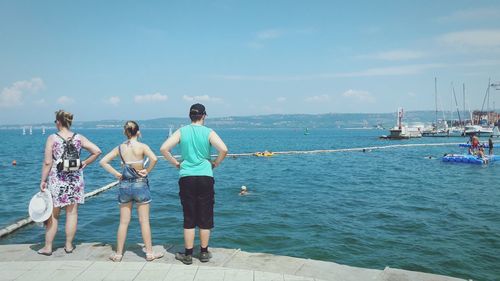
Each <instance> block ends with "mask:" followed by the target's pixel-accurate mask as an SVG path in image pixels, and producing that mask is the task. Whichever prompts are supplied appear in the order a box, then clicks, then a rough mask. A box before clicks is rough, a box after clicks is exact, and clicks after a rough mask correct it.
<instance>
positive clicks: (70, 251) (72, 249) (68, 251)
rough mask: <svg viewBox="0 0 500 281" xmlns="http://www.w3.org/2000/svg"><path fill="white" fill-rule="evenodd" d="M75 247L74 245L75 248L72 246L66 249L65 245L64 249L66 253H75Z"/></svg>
mask: <svg viewBox="0 0 500 281" xmlns="http://www.w3.org/2000/svg"><path fill="white" fill-rule="evenodd" d="M71 246H73V245H71ZM75 248H76V247H75V246H73V248H71V250H68V249H66V247H64V251H65V252H66V254H71V253H73V251H74V250H75Z"/></svg>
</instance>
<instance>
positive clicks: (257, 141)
mask: <svg viewBox="0 0 500 281" xmlns="http://www.w3.org/2000/svg"><path fill="white" fill-rule="evenodd" d="M78 132H79V133H81V134H83V135H85V136H86V137H87V138H89V139H90V140H91V141H93V142H94V143H96V144H97V145H98V146H99V147H100V148H101V149H102V151H103V153H107V152H108V151H110V150H111V149H112V148H113V147H115V146H116V145H117V144H118V143H120V142H122V141H123V140H124V137H123V135H122V132H121V130H118V129H100V130H98V129H95V130H78ZM217 132H218V133H219V135H220V136H221V137H222V139H223V140H224V141H225V142H226V144H227V145H228V147H229V149H230V152H231V153H243V152H255V151H264V150H271V151H287V150H314V149H336V148H351V147H367V146H384V145H391V144H412V143H438V142H460V141H464V139H461V138H458V139H457V138H454V139H453V138H449V139H448V138H423V139H412V140H406V141H388V140H379V139H378V136H379V135H381V134H383V133H385V132H384V131H378V130H341V129H311V130H310V134H309V135H304V134H303V130H302V129H272V130H271V129H266V130H265V129H239V130H235V129H220V130H217ZM50 133H53V131H51V130H47V135H48V134H50ZM1 134H2V138H1V139H0V148H1V149H0V167H1V171H2V177H1V178H2V180H1V181H0V227H4V226H6V225H8V224H10V223H12V222H15V221H16V220H18V219H21V218H24V217H26V216H27V215H28V212H27V206H28V202H29V200H30V198H31V196H32V195H33V194H35V193H36V192H37V191H38V188H39V182H40V170H41V165H42V160H43V151H44V144H45V140H46V138H47V135H45V136H43V135H42V134H41V132H38V131H36V130H35V131H34V133H33V135H31V136H29V135H25V136H23V135H22V131H21V130H19V131H17V130H2V131H1ZM142 135H143V138H142V141H144V142H145V143H147V144H149V145H150V146H151V148H152V149H153V150H154V151H155V152H156V153H158V154H159V147H160V145H161V144H162V142H163V141H164V140H165V138H166V137H167V136H168V129H164V130H160V129H144V130H142ZM461 151H463V149H461V148H459V147H458V146H457V145H449V146H434V147H400V148H391V149H384V150H373V151H366V152H359V151H356V152H340V153H326V154H303V155H275V156H273V157H268V158H264V157H253V156H246V157H237V158H232V157H228V158H227V159H226V160H225V162H224V163H223V164H222V165H221V166H220V167H219V168H217V169H216V170H215V178H216V201H215V228H214V230H213V235H212V239H211V242H210V246H212V247H225V248H241V249H242V250H243V251H250V252H265V253H272V254H278V255H287V256H294V257H302V258H311V259H319V260H326V261H334V262H337V263H341V264H347V265H352V266H359V267H367V268H375V269H383V268H384V267H385V266H390V267H395V268H403V269H408V270H417V271H425V272H430V273H436V274H444V275H450V276H455V277H461V278H473V279H477V280H497V279H499V278H500V266H499V265H500V260H499V255H500V208H499V207H500V188H499V184H498V177H499V176H500V165H498V164H493V165H489V166H481V165H467V164H452V163H443V162H441V161H440V159H439V157H440V156H442V155H443V154H444V153H448V152H452V153H459V152H461ZM174 152H178V151H174ZM428 156H432V158H431V159H429V157H428ZM12 160H16V161H17V166H12V165H11V162H12ZM114 165H115V166H116V167H117V166H118V165H119V163H118V161H115V162H114ZM84 173H85V183H86V192H88V191H91V190H94V189H96V188H99V187H101V186H103V185H105V184H107V183H110V182H112V181H114V178H113V177H112V176H111V175H109V174H107V173H106V172H105V171H104V170H103V169H102V168H100V166H99V165H98V163H93V164H92V165H91V166H89V167H88V168H87V169H85V172H84ZM177 181H178V176H177V170H176V169H175V168H173V167H171V166H170V165H169V164H168V163H167V162H166V161H164V160H163V159H160V161H159V163H158V164H157V167H156V168H155V169H154V171H153V172H152V173H151V175H150V183H151V192H152V197H153V201H152V203H151V226H152V233H153V241H154V244H182V241H183V240H182V209H181V207H180V202H179V196H178V184H177ZM242 185H245V186H247V187H248V189H249V191H250V194H249V195H248V196H239V195H238V192H239V190H240V187H241V186H242ZM116 193H117V191H116V188H113V189H111V190H108V191H107V192H105V193H102V194H100V195H98V196H96V197H94V198H92V199H90V200H88V201H87V202H86V203H85V204H84V205H82V206H80V208H79V225H78V232H77V235H76V241H75V243H83V242H103V243H114V242H115V233H116V229H117V227H118V222H119V212H118V204H117V199H116V197H117V195H116ZM63 221H64V220H63ZM128 233H129V235H128V237H127V243H129V244H131V243H138V242H141V235H140V229H139V223H138V221H137V215H136V214H135V212H134V217H133V220H132V222H131V225H130V228H129V231H128ZM43 241H44V229H43V228H40V227H38V226H36V225H30V226H28V227H26V228H24V229H22V230H20V231H17V232H15V233H13V234H11V235H9V236H7V237H5V238H2V239H0V243H1V244H11V243H41V242H43ZM63 243H64V227H63V225H62V223H61V225H60V228H59V233H58V235H57V238H56V245H59V246H62V245H63Z"/></svg>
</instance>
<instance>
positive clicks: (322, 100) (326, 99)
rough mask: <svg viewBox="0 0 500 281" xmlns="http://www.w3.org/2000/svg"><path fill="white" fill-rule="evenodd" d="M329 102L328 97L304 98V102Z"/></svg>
mask: <svg viewBox="0 0 500 281" xmlns="http://www.w3.org/2000/svg"><path fill="white" fill-rule="evenodd" d="M329 100H330V96H329V95H318V96H311V97H307V98H305V101H306V102H326V101H329Z"/></svg>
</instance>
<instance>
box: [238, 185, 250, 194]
mask: <svg viewBox="0 0 500 281" xmlns="http://www.w3.org/2000/svg"><path fill="white" fill-rule="evenodd" d="M244 195H248V190H247V187H246V186H244V185H243V186H241V190H240V196H244Z"/></svg>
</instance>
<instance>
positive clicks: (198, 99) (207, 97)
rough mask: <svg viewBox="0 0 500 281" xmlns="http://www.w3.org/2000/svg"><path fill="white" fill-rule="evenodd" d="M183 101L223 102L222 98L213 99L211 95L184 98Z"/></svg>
mask: <svg viewBox="0 0 500 281" xmlns="http://www.w3.org/2000/svg"><path fill="white" fill-rule="evenodd" d="M182 99H183V100H185V101H188V102H221V101H222V99H221V98H217V97H211V96H209V95H201V96H188V95H184V96H182Z"/></svg>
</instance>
